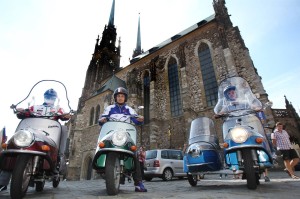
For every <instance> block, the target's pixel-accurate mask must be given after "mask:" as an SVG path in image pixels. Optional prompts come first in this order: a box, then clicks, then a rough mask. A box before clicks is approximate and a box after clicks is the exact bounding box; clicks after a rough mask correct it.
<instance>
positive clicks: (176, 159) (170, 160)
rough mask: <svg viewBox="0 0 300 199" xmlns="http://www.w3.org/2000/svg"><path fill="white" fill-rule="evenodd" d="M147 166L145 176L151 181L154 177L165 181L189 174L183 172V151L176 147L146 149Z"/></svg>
mask: <svg viewBox="0 0 300 199" xmlns="http://www.w3.org/2000/svg"><path fill="white" fill-rule="evenodd" d="M146 167H147V170H145V171H144V178H145V180H146V181H151V180H152V178H154V177H159V178H162V179H163V180H164V181H168V180H172V178H173V177H179V178H183V177H186V176H187V174H186V173H184V172H183V152H182V151H181V150H175V149H155V150H148V151H146Z"/></svg>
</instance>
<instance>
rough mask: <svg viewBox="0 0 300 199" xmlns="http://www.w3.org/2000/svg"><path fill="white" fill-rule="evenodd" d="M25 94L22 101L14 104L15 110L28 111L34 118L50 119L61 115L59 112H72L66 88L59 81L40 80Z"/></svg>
mask: <svg viewBox="0 0 300 199" xmlns="http://www.w3.org/2000/svg"><path fill="white" fill-rule="evenodd" d="M26 94H27V96H26V95H25V96H26V97H25V98H24V99H23V100H21V101H19V102H18V103H17V104H15V108H17V109H19V108H22V109H30V111H31V114H32V115H34V116H35V117H41V118H42V117H43V118H45V117H46V118H50V117H51V116H54V115H61V114H62V113H61V112H64V113H71V111H72V109H71V107H70V102H69V98H68V94H67V88H66V87H65V85H64V84H63V83H62V82H60V81H56V80H41V81H39V82H37V83H36V84H35V85H33V87H32V88H31V89H30V90H29V92H28V93H27V92H26ZM23 95H24V94H23ZM32 107H34V108H32ZM51 119H53V118H51Z"/></svg>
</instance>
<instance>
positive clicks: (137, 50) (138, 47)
mask: <svg viewBox="0 0 300 199" xmlns="http://www.w3.org/2000/svg"><path fill="white" fill-rule="evenodd" d="M142 53H144V51H143V50H142V45H141V28H140V16H139V22H138V31H137V40H136V48H135V50H134V51H133V55H132V58H134V57H136V56H138V55H140V54H142Z"/></svg>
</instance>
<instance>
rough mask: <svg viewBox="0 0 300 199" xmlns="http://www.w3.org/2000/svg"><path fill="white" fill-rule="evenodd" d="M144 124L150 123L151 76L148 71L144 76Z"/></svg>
mask: <svg viewBox="0 0 300 199" xmlns="http://www.w3.org/2000/svg"><path fill="white" fill-rule="evenodd" d="M144 118H145V120H144V123H145V124H148V123H149V121H150V74H149V72H148V71H146V72H145V75H144Z"/></svg>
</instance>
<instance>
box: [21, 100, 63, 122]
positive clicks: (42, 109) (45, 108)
mask: <svg viewBox="0 0 300 199" xmlns="http://www.w3.org/2000/svg"><path fill="white" fill-rule="evenodd" d="M30 114H32V115H35V116H52V115H55V116H53V117H51V118H50V119H53V120H58V119H61V120H64V119H63V118H61V117H59V116H60V115H63V114H64V110H63V109H62V108H60V107H59V106H49V105H47V104H45V103H44V104H42V105H34V106H30V107H29V108H28V110H27V111H25V112H21V113H18V114H17V116H18V118H19V119H23V118H26V117H29V116H30Z"/></svg>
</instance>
